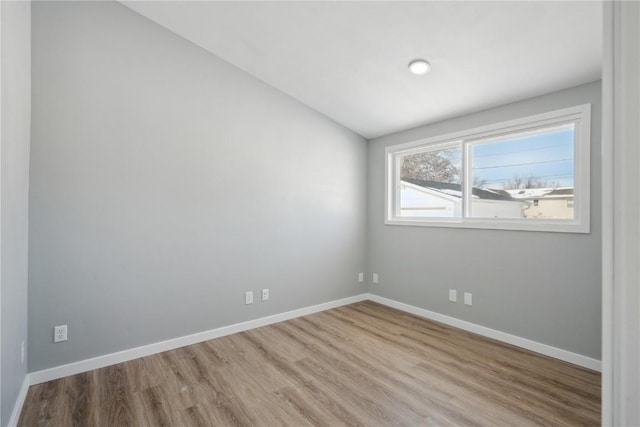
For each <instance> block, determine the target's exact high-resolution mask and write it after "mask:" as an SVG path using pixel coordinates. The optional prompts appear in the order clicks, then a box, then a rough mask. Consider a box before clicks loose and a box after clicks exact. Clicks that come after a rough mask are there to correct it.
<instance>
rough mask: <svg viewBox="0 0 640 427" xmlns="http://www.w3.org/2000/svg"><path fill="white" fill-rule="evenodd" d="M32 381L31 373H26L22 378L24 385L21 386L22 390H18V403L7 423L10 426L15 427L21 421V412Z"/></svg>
mask: <svg viewBox="0 0 640 427" xmlns="http://www.w3.org/2000/svg"><path fill="white" fill-rule="evenodd" d="M30 381H31V380H30V376H29V374H27V375H25V377H24V379H23V380H22V386H20V391H19V392H18V397H17V398H16V404H15V405H14V406H13V412H11V418H9V424H7V426H8V427H15V426H17V425H18V421H20V413H21V412H22V406H23V405H24V401H25V399H26V398H27V392H28V391H29V383H30Z"/></svg>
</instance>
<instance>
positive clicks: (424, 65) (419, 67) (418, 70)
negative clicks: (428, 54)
mask: <svg viewBox="0 0 640 427" xmlns="http://www.w3.org/2000/svg"><path fill="white" fill-rule="evenodd" d="M430 69H431V65H430V64H429V63H428V62H427V61H425V60H424V59H414V60H413V61H411V62H409V70H411V72H412V73H413V74H426V73H428V72H429V70H430Z"/></svg>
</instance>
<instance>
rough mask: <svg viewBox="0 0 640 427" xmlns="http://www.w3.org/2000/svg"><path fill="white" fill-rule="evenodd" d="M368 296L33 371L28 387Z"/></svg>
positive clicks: (350, 298)
mask: <svg viewBox="0 0 640 427" xmlns="http://www.w3.org/2000/svg"><path fill="white" fill-rule="evenodd" d="M367 297H368V295H367V294H361V295H355V296H352V297H347V298H342V299H339V300H335V301H329V302H325V303H322V304H317V305H312V306H309V307H304V308H300V309H297V310H292V311H287V312H284V313H279V314H274V315H272V316H267V317H262V318H260V319H255V320H249V321H247V322H242V323H236V324H233V325H229V326H223V327H221V328H216V329H211V330H209V331H204V332H198V333H195V334H192V335H186V336H184V337H179V338H174V339H170V340H166V341H161V342H158V343H154V344H149V345H144V346H141V347H136V348H132V349H129V350H123V351H119V352H116V353H111V354H106V355H104V356H98V357H94V358H91V359H86V360H81V361H78V362H73V363H69V364H66V365H62V366H56V367H53V368H49V369H44V370H42V371H36V372H32V373H31V374H29V383H30V384H31V385H34V384H40V383H43V382H46V381H52V380H56V379H58V378H63V377H67V376H69V375H75V374H79V373H82V372H87V371H91V370H93V369H99V368H104V367H105V366H110V365H115V364H117V363H122V362H126V361H128V360H133V359H137V358H139V357H144V356H150V355H152V354H157V353H161V352H163V351H167V350H173V349H176V348H180V347H184V346H187V345H191V344H196V343H199V342H203V341H208V340H211V339H214V338H220V337H223V336H226V335H231V334H235V333H238V332H242V331H247V330H249V329H254V328H259V327H260V326H266V325H271V324H273V323H278V322H283V321H285V320H289V319H294V318H296V317H300V316H306V315H308V314H313V313H317V312H319V311H325V310H329V309H331V308H335V307H340V306H343V305H347V304H353V303H354V302H359V301H364V300H366V299H367Z"/></svg>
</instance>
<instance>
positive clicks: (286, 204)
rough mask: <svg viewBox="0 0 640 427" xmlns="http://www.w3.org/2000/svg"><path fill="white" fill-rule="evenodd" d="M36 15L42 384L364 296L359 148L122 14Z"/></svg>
mask: <svg viewBox="0 0 640 427" xmlns="http://www.w3.org/2000/svg"><path fill="white" fill-rule="evenodd" d="M32 19H33V34H32V36H33V116H32V120H33V128H32V129H33V139H32V149H31V150H32V151H31V154H32V156H31V161H32V163H31V192H30V202H31V211H30V245H31V250H30V270H29V273H30V277H29V346H30V349H31V351H30V353H29V355H30V357H29V370H30V371H37V370H40V369H44V368H48V367H52V366H56V365H60V364H64V363H69V362H73V361H77V360H82V359H86V358H89V357H92V356H97V355H102V354H107V353H111V352H115V351H118V350H123V349H128V348H131V347H135V346H140V345H144V344H148V343H153V342H157V341H160V340H164V339H169V338H173V337H179V336H183V335H186V334H190V333H195V332H199V331H204V330H208V329H211V328H216V327H220V326H223V325H228V324H233V323H236V322H240V321H245V320H249V319H253V318H258V317H262V316H265V315H269V314H275V313H280V312H283V311H287V310H291V309H296V308H300V307H304V306H307V305H311V304H317V303H321V302H326V301H329V300H334V299H338V298H343V297H347V296H351V295H355V294H359V293H361V292H363V291H364V290H365V287H364V284H358V283H357V274H358V272H359V271H364V268H365V248H364V242H365V240H364V239H365V232H366V227H365V223H366V221H365V220H366V200H365V196H366V194H365V191H364V188H365V186H366V184H365V179H366V149H367V146H366V141H365V140H364V139H362V138H361V137H359V136H358V135H356V134H354V133H353V132H351V131H349V130H347V129H345V128H343V127H341V126H339V125H337V124H336V123H334V122H332V121H330V120H329V119H327V118H325V117H324V116H321V115H319V114H318V113H316V112H314V111H313V110H311V109H309V108H307V107H305V106H304V105H302V104H300V103H299V102H297V101H295V100H293V99H291V98H289V97H287V96H286V95H284V94H282V93H281V92H278V91H277V90H275V89H273V88H272V87H270V86H267V85H265V84H263V83H262V82H260V81H258V80H256V79H254V78H252V77H250V76H249V75H247V74H245V73H244V72H242V71H240V70H238V69H236V68H234V67H233V66H231V65H229V64H228V63H225V62H224V61H222V60H220V59H218V58H216V57H215V56H213V55H211V54H209V53H207V52H205V51H204V50H202V49H200V48H198V47H196V46H194V45H192V44H191V43H189V42H187V41H185V40H183V39H182V38H179V37H178V36H176V35H174V34H173V33H171V32H169V31H167V30H165V29H163V28H162V27H160V26H158V25H156V24H154V23H152V22H150V21H148V20H147V19H145V18H143V17H141V16H139V15H137V14H136V13H134V12H133V11H131V10H130V9H127V8H125V7H124V6H122V5H120V4H118V3H106V2H80V3H76V2H70V3H65V2H59V3H58V2H53V3H52V2H38V3H34V4H33V16H32ZM266 287H268V288H270V289H271V301H269V302H268V303H261V302H259V301H258V295H257V294H256V296H255V298H256V302H255V303H254V304H253V305H250V306H245V305H244V291H245V290H253V291H254V292H258V291H259V290H260V289H261V288H266ZM59 324H68V325H69V341H67V342H66V343H59V344H53V343H52V327H53V326H54V325H59Z"/></svg>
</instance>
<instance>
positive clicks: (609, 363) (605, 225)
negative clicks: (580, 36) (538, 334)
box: [600, 1, 614, 426]
mask: <svg viewBox="0 0 640 427" xmlns="http://www.w3.org/2000/svg"><path fill="white" fill-rule="evenodd" d="M602 3H603V4H602V16H603V18H602V35H603V44H602V143H601V145H602V174H601V175H602V176H601V179H602V201H601V204H600V205H601V208H602V418H601V422H602V425H603V426H611V425H613V353H614V342H613V334H614V331H613V279H614V274H613V212H614V210H613V209H614V206H613V188H614V186H613V163H614V162H613V144H612V142H613V83H614V81H613V51H614V47H613V39H614V37H613V32H614V25H613V2H607V1H605V2H602Z"/></svg>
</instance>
